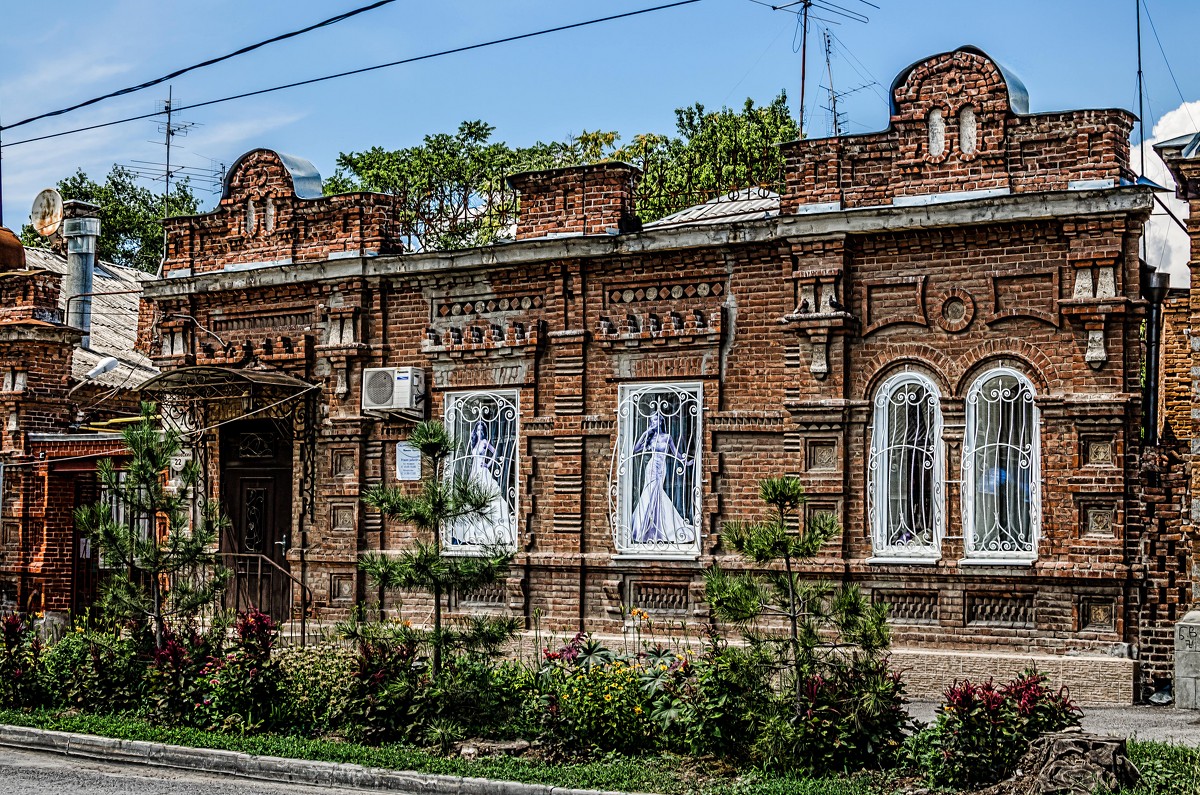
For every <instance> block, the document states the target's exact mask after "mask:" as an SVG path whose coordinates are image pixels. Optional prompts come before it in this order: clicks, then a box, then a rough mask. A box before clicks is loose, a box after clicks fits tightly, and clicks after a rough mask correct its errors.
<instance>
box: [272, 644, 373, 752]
mask: <svg viewBox="0 0 1200 795" xmlns="http://www.w3.org/2000/svg"><path fill="white" fill-rule="evenodd" d="M276 658H277V660H278V663H279V671H280V684H279V697H280V702H281V703H282V704H283V706H284V708H285V710H286V712H285V714H284V715H282V716H279V717H278V718H277V719H276V726H277V728H279V729H280V730H281V731H282V730H283V729H284V728H285V727H286V730H287V731H288V732H289V733H292V734H297V735H301V736H306V737H328V736H330V735H335V734H338V733H340V732H342V731H344V730H345V723H346V712H347V710H348V709H349V706H350V699H351V696H352V695H353V693H354V691H355V687H356V683H357V680H356V679H355V676H354V672H355V663H356V660H357V657H356V655H355V653H354V651H353V650H352V649H348V648H346V647H344V646H340V645H338V644H336V643H325V644H320V645H317V646H307V647H300V646H290V647H284V648H282V649H280V650H279V652H278V653H277V654H276Z"/></svg>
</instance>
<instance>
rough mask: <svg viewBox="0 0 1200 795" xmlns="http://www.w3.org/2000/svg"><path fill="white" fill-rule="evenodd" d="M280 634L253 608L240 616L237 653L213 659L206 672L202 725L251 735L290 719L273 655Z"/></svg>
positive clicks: (202, 673)
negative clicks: (276, 720) (276, 721)
mask: <svg viewBox="0 0 1200 795" xmlns="http://www.w3.org/2000/svg"><path fill="white" fill-rule="evenodd" d="M278 636H279V632H278V630H277V629H276V628H275V622H274V621H273V620H272V619H271V617H270V616H268V615H266V614H265V613H262V612H260V611H258V610H256V609H254V608H251V609H250V610H249V611H247V612H246V613H242V614H240V615H239V616H238V618H237V624H236V630H235V640H234V643H233V648H232V650H230V651H229V652H228V653H226V654H224V655H220V654H217V655H214V656H210V657H209V659H208V662H207V663H206V664H205V665H204V667H203V668H202V669H201V670H200V691H201V692H200V700H199V701H197V702H196V703H195V704H194V707H195V710H196V712H197V715H198V716H202V717H201V718H200V720H199V721H198V724H199V725H204V726H212V727H222V728H225V729H227V730H231V731H237V732H242V733H245V732H252V731H259V730H261V729H263V728H274V723H275V719H279V720H282V719H283V718H284V717H285V716H286V713H285V711H284V710H283V709H282V705H281V703H280V693H281V687H280V680H281V679H282V675H281V673H280V670H279V666H278V664H277V663H276V661H275V660H274V659H273V658H272V656H271V652H272V650H273V649H274V647H275V641H276V639H277V638H278Z"/></svg>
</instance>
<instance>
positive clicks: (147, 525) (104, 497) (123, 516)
mask: <svg viewBox="0 0 1200 795" xmlns="http://www.w3.org/2000/svg"><path fill="white" fill-rule="evenodd" d="M116 474H117V482H118V483H120V485H121V487H122V488H124V486H125V482H126V480H128V477H129V473H128V472H124V471H119V472H117V473H116ZM144 492H145V489H141V490H139V495H140V499H148V497H147V496H146V495H145V494H144ZM100 502H101V503H103V504H105V505H107V506H108V510H109V515H110V516H112V520H113V523H114V524H119V525H125V526H126V527H129V528H130V529H131V530H133V531H134V538H136V539H137V540H139V541H141V542H143V543H144V542H146V541H149V540H150V539H151V537H152V536H153V533H154V517H153V516H151V515H150V514H148V513H147V512H146V511H144V510H141V509H139V507H138V506H137V505H136V504H133V503H131V502H130V501H127V500H126V499H125V495H124V494H122V493H121V492H120V491H116V490H113V489H110V488H108V487H106V486H101V488H100ZM92 546H93V545H92V544H91V543H90V540H89V549H91V548H92ZM97 565H98V566H99V568H102V569H111V568H117V567H121V566H123V565H125V564H124V563H122V562H121V561H108V560H105V559H104V552H103V550H100V549H99V548H97Z"/></svg>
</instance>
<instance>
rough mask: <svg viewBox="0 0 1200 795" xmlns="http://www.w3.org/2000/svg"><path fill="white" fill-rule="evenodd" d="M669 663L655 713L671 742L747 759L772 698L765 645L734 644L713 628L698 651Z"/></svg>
mask: <svg viewBox="0 0 1200 795" xmlns="http://www.w3.org/2000/svg"><path fill="white" fill-rule="evenodd" d="M669 666H670V668H669V670H671V671H672V674H671V675H670V676H661V677H658V680H657V681H655V682H654V686H653V694H654V711H653V713H652V718H653V719H654V721H655V723H656V724H657V725H658V726H659V727H660V728H661V729H662V735H663V736H664V737H665V738H666V740H667V742H668V743H669V745H670V746H671V747H672V748H673V749H674V750H677V751H681V752H684V753H688V754H693V755H703V754H715V755H718V756H722V757H726V758H728V759H731V760H733V761H745V760H748V759H749V758H750V748H751V745H752V744H753V742H754V737H755V736H757V734H758V730H759V728H760V726H761V724H762V721H763V718H764V717H765V716H766V715H768V714H769V712H770V707H771V704H772V700H773V698H774V693H773V691H772V688H771V680H772V679H773V678H774V676H775V665H774V662H773V660H772V658H771V655H769V654H768V653H767V652H766V651H765V650H764V649H763V648H762V647H761V646H750V647H748V648H745V649H742V648H730V647H729V646H728V645H727V644H726V643H725V642H724V641H723V640H722V639H721V638H720V637H719V636H717V635H716V634H715V633H714V634H712V635H710V637H709V639H708V642H707V643H706V644H705V647H704V651H703V653H702V654H701V655H700V656H699V657H697V658H693V657H692V656H691V655H684V659H683V660H678V659H676V660H672V661H671V662H670V663H669Z"/></svg>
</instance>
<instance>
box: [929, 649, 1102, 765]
mask: <svg viewBox="0 0 1200 795" xmlns="http://www.w3.org/2000/svg"><path fill="white" fill-rule="evenodd" d="M1045 683H1046V677H1045V676H1043V675H1041V674H1038V673H1037V672H1035V671H1025V672H1024V673H1023V674H1021V675H1020V676H1018V677H1017V678H1016V679H1014V680H1013V681H1011V682H1009V683H1008V684H1007V685H1005V686H1003V687H996V686H995V685H994V684H993V683H992V681H991V680H988V681H987V682H984V683H983V684H974V683H972V682H970V681H967V680H964V681H962V682H955V683H954V684H953V685H951V686H950V687H949V688H947V690H946V692H945V701H944V703H943V704H942V706H941V708H940V709H939V710H938V716H937V721H936V722H935V723H934V725H933V726H931V727H930V728H928V729H926V730H925V731H923V732H921V733H920V734H918V735H916V736H914V737H913V738H912V739H911V740H910V744H909V749H910V754H911V755H912V758H913V761H914V763H915V764H916V766H917V767H918V768H920V769H921V770H923V771H924V772H925V774H926V775H927V776H928V778H929V782H930V784H932V785H934V786H950V787H966V786H972V787H978V786H986V785H988V784H993V783H995V782H997V781H1000V780H1002V779H1004V778H1006V777H1008V776H1009V775H1010V774H1011V773H1012V771H1013V770H1014V769H1015V768H1016V765H1017V762H1018V761H1020V759H1021V756H1022V755H1024V753H1025V751H1026V750H1028V748H1029V743H1030V741H1032V740H1034V739H1035V738H1037V737H1039V736H1041V735H1042V734H1045V733H1047V732H1054V731H1061V730H1062V729H1065V728H1067V727H1069V726H1078V725H1079V718H1080V714H1081V713H1080V712H1079V710H1078V708H1076V707H1075V705H1074V704H1072V703H1071V701H1070V700H1069V699H1068V698H1067V695H1066V691H1065V689H1062V690H1059V691H1057V692H1054V691H1051V690H1049V689H1048V688H1047V687H1046V686H1045Z"/></svg>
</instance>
